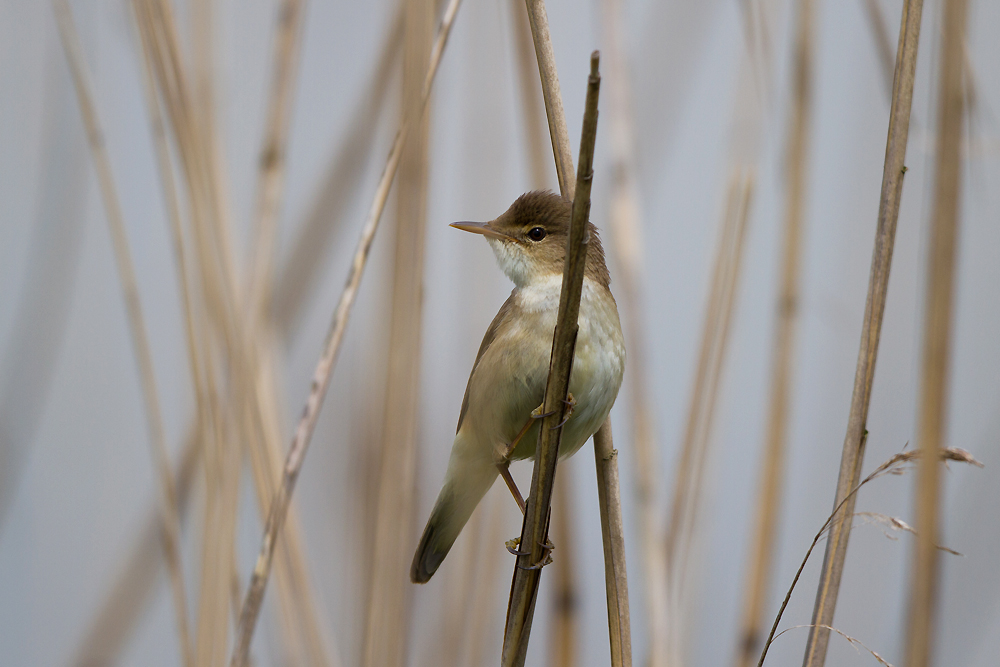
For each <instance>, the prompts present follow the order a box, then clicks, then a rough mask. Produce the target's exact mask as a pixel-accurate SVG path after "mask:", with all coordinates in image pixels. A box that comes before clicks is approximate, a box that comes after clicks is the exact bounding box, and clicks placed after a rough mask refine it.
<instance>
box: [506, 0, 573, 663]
mask: <svg viewBox="0 0 1000 667" xmlns="http://www.w3.org/2000/svg"><path fill="white" fill-rule="evenodd" d="M510 8H511V11H512V17H511V18H512V22H513V24H514V38H515V48H516V51H517V73H518V83H519V84H520V88H521V105H522V118H523V120H524V128H525V137H524V138H525V148H526V149H527V151H528V155H529V159H528V167H529V170H530V173H531V185H532V187H533V188H544V187H545V184H546V183H547V182H549V176H548V174H549V173H550V172H549V171H548V169H549V165H550V164H551V163H550V162H549V160H548V157H547V156H548V153H547V151H546V150H545V144H544V134H543V133H544V131H545V130H544V126H545V116H544V114H545V106H544V103H543V102H542V99H541V87H540V86H539V84H538V78H537V77H536V76H535V65H534V63H533V62H532V61H534V60H535V57H534V54H535V47H534V45H533V44H532V41H531V30H530V24H529V21H528V16H527V13H526V11H525V7H524V5H523V4H522V3H521V2H520V0H514V1H513V2H512V3H511V4H510ZM572 487H573V480H572V477H571V473H570V472H569V471H567V472H565V473H563V476H562V477H560V478H559V483H557V484H556V485H555V487H554V488H553V491H552V492H553V494H554V497H553V500H552V507H553V513H554V515H555V522H554V525H553V526H552V533H553V537H554V538H555V541H556V542H557V543H559V544H565V545H572V544H574V543H575V541H576V539H575V531H574V529H573V528H574V525H573V523H574V521H575V517H574V515H573V512H572V511H570V508H571V507H572V495H573V493H572ZM553 576H554V577H555V585H554V586H553V587H552V597H553V603H552V607H553V610H552V617H551V619H550V623H551V625H550V628H551V629H550V630H549V634H550V640H549V664H550V665H552V666H553V667H571V666H572V665H575V664H576V663H577V636H578V635H579V628H578V626H579V609H578V606H579V605H578V602H577V600H578V597H579V595H578V593H577V587H578V583H577V568H576V557H575V550H574V549H572V548H567V549H563V550H562V551H560V553H559V558H558V560H556V561H555V562H554V563H553Z"/></svg>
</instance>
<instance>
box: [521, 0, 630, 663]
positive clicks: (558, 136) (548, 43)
mask: <svg viewBox="0 0 1000 667" xmlns="http://www.w3.org/2000/svg"><path fill="white" fill-rule="evenodd" d="M525 6H526V7H527V10H528V22H529V24H530V26H531V37H532V41H533V42H534V44H535V56H536V58H537V60H538V71H539V75H540V78H541V84H542V97H543V99H544V101H545V114H546V118H547V119H548V124H549V134H550V137H551V140H552V154H553V157H554V159H555V163H556V175H557V176H558V177H559V191H560V193H561V194H562V196H563V197H566V198H567V199H573V201H574V202H575V201H576V199H575V196H574V195H575V187H576V182H575V181H574V180H573V178H572V174H573V155H572V153H571V152H570V148H569V131H568V130H567V128H566V117H565V113H564V112H563V106H562V95H561V93H560V92H559V78H558V74H557V72H556V66H555V53H554V51H553V49H552V40H551V37H550V36H549V24H548V17H547V16H546V13H545V2H544V0H525ZM578 175H579V174H578ZM574 205H575V204H574ZM602 430H603V431H604V434H605V436H604V437H606V439H607V446H608V448H609V449H614V444H613V442H612V437H611V421H610V418H609V419H608V421H607V422H606V423H605V424H604V426H602ZM595 443H596V441H595ZM615 465H616V466H617V463H616V464H615ZM536 471H537V458H536ZM601 477H602V475H601V471H600V468H598V478H599V479H600V478H601ZM614 479H615V482H616V484H615V485H614V486H613V487H609V489H608V494H609V496H613V498H614V500H615V502H613V503H611V505H610V507H611V508H612V509H615V508H618V507H619V506H620V495H619V489H618V486H617V475H616V476H615V478H614ZM522 537H523V535H522ZM622 562H623V563H624V557H623V558H622ZM606 565H607V564H606ZM611 572H612V570H610V569H608V568H607V567H606V568H605V576H608V575H609V574H610V573H611ZM511 592H512V593H513V586H512V590H511ZM533 595H534V594H533ZM533 595H532V598H531V605H532V607H531V609H530V610H529V617H528V623H529V627H530V613H533V605H534V596H533ZM626 606H627V601H626ZM612 608H616V609H617V611H620V607H618V606H617V605H616V604H615V601H614V600H612V599H611V598H610V597H609V598H608V613H609V615H610V614H611V613H612ZM509 616H510V606H509V605H508V617H509ZM619 625H621V624H620V623H619ZM624 625H625V627H626V629H628V619H627V618H626V619H625V623H624ZM629 632H630V630H629ZM629 641H630V642H631V639H630V640H629ZM506 646H507V642H506V632H505V639H504V648H505V653H506ZM523 649H524V650H525V651H526V650H527V637H525V641H524V643H523ZM519 659H520V661H521V662H522V663H523V661H524V653H521V654H520V656H519ZM630 659H631V650H630Z"/></svg>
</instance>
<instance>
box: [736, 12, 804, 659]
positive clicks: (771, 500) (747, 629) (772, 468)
mask: <svg viewBox="0 0 1000 667" xmlns="http://www.w3.org/2000/svg"><path fill="white" fill-rule="evenodd" d="M813 9H814V8H813V0H802V2H801V3H800V4H799V9H798V20H797V24H798V25H797V28H796V37H795V46H794V65H793V70H794V73H793V86H792V88H793V90H792V94H793V106H792V120H791V129H790V136H789V142H788V155H787V157H786V163H785V164H786V169H787V183H788V190H787V201H786V211H785V224H784V247H783V250H782V260H781V286H780V288H779V289H780V291H779V297H778V298H779V301H778V321H777V323H776V325H777V326H776V331H775V345H774V366H773V368H772V378H771V397H770V407H769V411H768V420H767V435H766V438H767V440H766V446H765V447H764V452H763V459H762V460H763V470H762V471H761V478H760V487H759V492H758V493H759V495H758V500H757V508H756V516H755V519H754V528H753V538H752V539H753V542H752V546H751V551H750V560H749V563H748V568H747V573H746V577H747V578H746V584H745V585H744V590H745V591H747V592H746V599H745V601H744V607H743V613H742V620H741V621H740V634H739V644H738V648H737V658H736V664H737V665H739V666H740V667H746V666H747V665H751V664H753V656H754V653H755V652H756V649H757V646H758V645H759V642H760V632H761V625H762V622H763V614H764V605H765V604H766V600H767V593H768V591H769V589H770V580H771V565H772V560H773V554H774V544H775V539H776V537H777V532H778V519H779V511H780V505H781V489H782V487H783V480H784V468H785V454H786V449H787V437H788V412H789V405H790V403H791V401H790V397H791V381H792V358H793V354H794V350H795V333H796V324H797V321H798V306H799V303H798V302H799V273H800V270H799V269H800V263H801V254H802V252H801V245H802V227H803V218H804V217H805V189H806V150H807V141H808V136H809V124H810V118H811V111H812V71H813V63H812V61H813V55H812V53H813V23H814V17H813Z"/></svg>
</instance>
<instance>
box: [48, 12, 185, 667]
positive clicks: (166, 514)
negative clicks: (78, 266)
mask: <svg viewBox="0 0 1000 667" xmlns="http://www.w3.org/2000/svg"><path fill="white" fill-rule="evenodd" d="M53 9H54V10H55V15H56V20H57V23H58V26H59V35H60V37H61V38H62V43H63V48H64V49H65V51H66V59H67V61H68V63H69V68H70V72H71V74H72V78H73V84H74V86H75V88H76V93H77V98H78V101H79V104H80V113H81V115H82V117H83V122H84V126H85V127H86V130H87V139H88V141H89V143H90V148H91V152H92V154H93V158H94V166H95V168H96V170H97V177H98V182H99V184H100V189H101V197H102V199H103V200H104V207H105V211H106V214H107V218H108V226H109V229H110V233H111V239H112V244H113V246H114V253H115V261H116V263H117V265H118V277H119V280H120V281H121V288H122V293H123V296H124V298H125V310H126V314H127V316H128V322H129V333H130V335H131V338H132V349H133V353H134V354H135V357H136V364H137V366H138V368H139V376H140V380H141V386H142V395H143V402H144V404H145V412H146V420H147V427H148V428H149V436H150V441H151V444H152V450H153V452H152V453H153V461H154V466H155V468H156V473H157V475H158V477H159V492H160V503H161V505H160V507H161V521H162V538H163V549H164V555H165V557H166V561H167V570H168V572H169V574H170V583H171V586H170V589H171V593H172V595H173V603H174V613H175V620H176V623H177V633H178V638H179V641H180V653H181V659H182V660H183V662H184V664H185V665H191V664H192V658H193V654H192V649H191V639H190V635H189V633H188V620H187V597H186V594H185V591H184V576H183V570H182V567H181V554H180V518H179V516H178V510H177V489H176V487H175V486H174V480H173V476H172V475H171V472H170V456H169V454H168V452H167V442H166V433H165V431H164V427H163V417H162V414H161V412H160V402H159V397H158V395H157V389H156V377H155V374H154V370H153V356H152V352H151V350H150V347H149V337H148V335H147V334H146V324H145V319H144V317H143V313H142V304H141V303H140V300H139V288H138V284H137V283H136V278H135V267H134V265H133V263H132V256H131V252H130V251H129V245H128V238H127V235H126V232H125V221H124V219H123V216H122V211H121V205H120V203H119V201H118V194H117V191H116V189H115V184H114V178H113V176H112V173H111V162H110V160H109V159H108V154H107V149H106V147H105V142H104V133H103V131H102V129H101V125H100V121H99V119H98V117H97V108H96V106H95V105H94V95H93V85H92V83H91V81H90V75H89V73H88V72H87V69H86V64H85V58H84V55H83V47H82V46H81V44H80V38H79V35H78V34H77V31H76V27H75V26H74V24H73V15H72V11H71V10H70V7H69V4H68V3H67V2H66V0H54V2H53Z"/></svg>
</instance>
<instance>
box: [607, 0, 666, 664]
mask: <svg viewBox="0 0 1000 667" xmlns="http://www.w3.org/2000/svg"><path fill="white" fill-rule="evenodd" d="M601 10H602V17H603V21H602V22H603V24H604V29H605V33H604V37H605V43H606V48H605V53H606V54H607V70H608V72H609V74H608V93H609V94H608V98H609V107H610V127H611V129H610V136H611V141H610V148H611V160H612V164H611V174H612V181H611V204H610V216H609V217H610V229H611V231H612V233H613V237H612V238H613V241H614V243H612V248H613V250H614V253H615V258H616V259H617V267H618V271H619V282H618V285H619V287H618V290H617V291H618V293H619V295H620V301H621V304H622V311H623V315H624V320H625V323H626V325H627V326H626V328H625V332H626V336H627V339H628V345H627V346H626V347H627V349H628V350H629V358H630V359H631V362H632V363H631V365H630V367H629V373H628V377H629V380H628V382H629V398H630V399H631V401H630V402H631V407H632V411H631V415H630V416H631V425H632V446H633V449H634V451H635V456H634V459H633V461H634V472H633V479H634V480H635V486H636V492H635V498H636V504H637V506H638V507H637V509H638V514H639V542H640V546H641V553H642V559H641V563H642V569H643V577H644V588H645V591H644V593H645V595H644V599H645V603H646V606H645V610H646V613H645V619H644V622H645V625H646V634H647V636H648V637H649V649H648V661H647V663H646V664H647V665H648V666H649V667H666V665H667V659H668V658H667V650H668V642H667V622H668V613H667V605H668V602H667V561H666V557H665V552H664V544H663V539H662V528H661V526H660V517H659V512H658V501H659V486H660V485H659V484H658V483H657V481H658V478H659V473H658V471H659V469H660V461H659V457H658V456H657V453H658V449H657V443H656V441H655V436H654V428H653V420H652V416H651V410H650V400H649V391H648V389H647V387H648V382H647V376H646V364H647V363H648V361H649V358H650V357H649V348H648V346H647V342H646V337H645V335H644V333H643V332H644V331H645V317H644V316H643V315H644V313H643V308H642V298H641V285H642V284H643V283H644V281H645V271H644V267H643V256H642V243H643V241H642V218H641V215H640V211H639V201H638V200H639V196H638V188H637V184H636V175H635V172H636V168H635V133H634V128H633V124H634V114H633V112H632V98H631V90H630V86H629V67H628V59H627V56H626V52H625V39H626V38H625V29H624V25H623V23H624V17H623V16H622V14H623V3H622V2H621V0H604V1H603V2H601ZM626 611H627V610H626Z"/></svg>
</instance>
